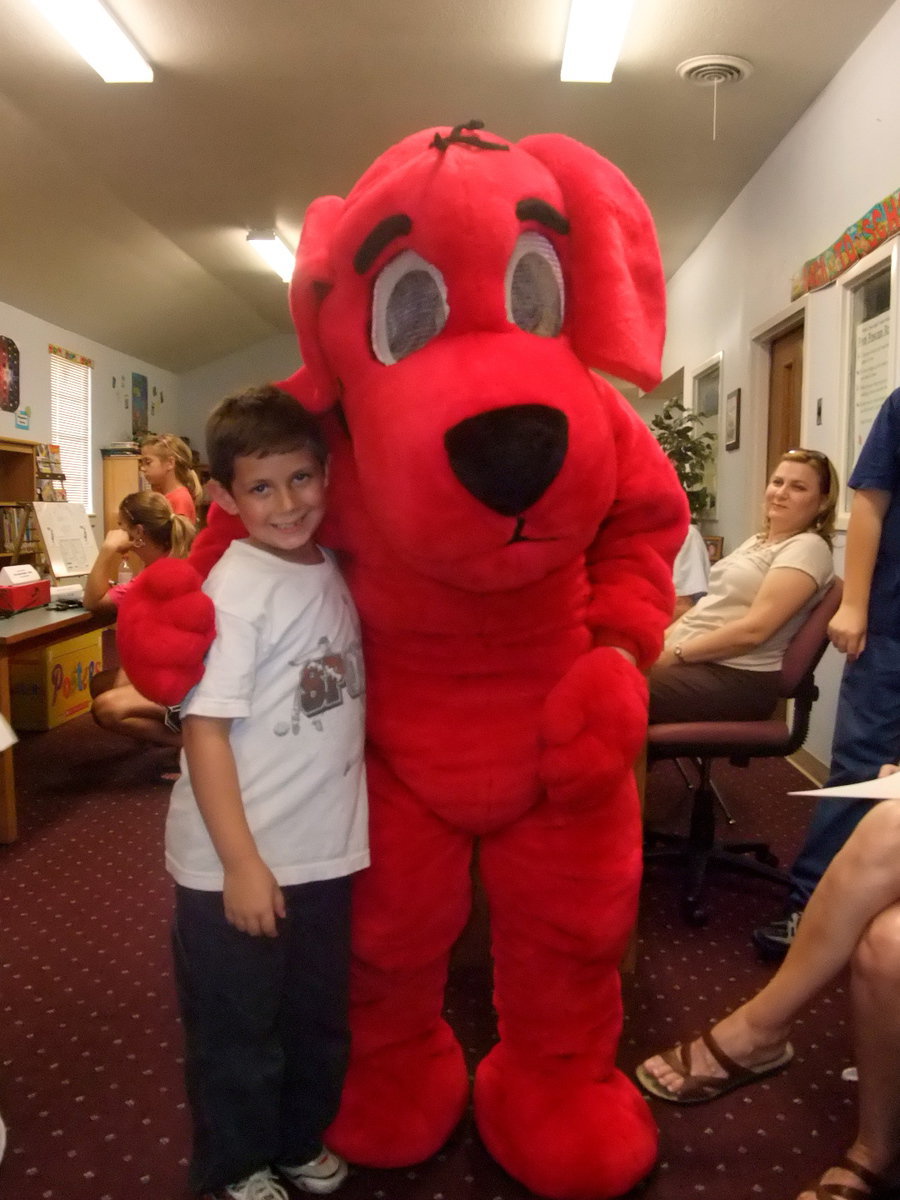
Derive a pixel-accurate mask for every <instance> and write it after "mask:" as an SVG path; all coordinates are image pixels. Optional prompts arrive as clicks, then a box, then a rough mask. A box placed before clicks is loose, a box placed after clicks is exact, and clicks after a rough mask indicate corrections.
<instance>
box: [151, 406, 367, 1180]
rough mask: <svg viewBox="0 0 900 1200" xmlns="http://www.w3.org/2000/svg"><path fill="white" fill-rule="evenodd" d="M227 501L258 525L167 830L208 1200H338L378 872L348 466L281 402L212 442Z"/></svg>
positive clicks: (308, 421)
mask: <svg viewBox="0 0 900 1200" xmlns="http://www.w3.org/2000/svg"><path fill="white" fill-rule="evenodd" d="M206 438H207V452H208V456H209V466H210V473H211V476H212V481H211V484H210V488H211V492H212V496H213V499H215V500H216V501H217V502H218V503H219V504H220V505H221V506H222V507H223V508H224V509H225V510H226V511H227V512H229V513H231V514H234V515H237V516H239V517H240V518H241V520H242V521H243V523H244V526H245V527H246V530H247V534H248V536H247V538H246V540H239V541H235V542H233V543H232V544H231V545H230V546H229V547H228V549H227V551H226V552H225V554H224V555H223V556H222V558H221V559H220V560H219V562H218V563H217V564H216V565H215V567H214V568H213V569H212V571H211V572H210V574H209V577H208V578H207V580H206V583H205V584H204V590H205V591H206V592H207V594H208V595H209V596H210V597H211V598H212V600H213V602H214V604H215V609H216V636H215V640H214V641H213V644H212V646H211V647H210V650H209V653H208V655H207V659H206V668H205V673H204V676H203V679H202V680H201V681H200V683H199V684H198V686H197V687H196V688H195V689H194V690H193V691H192V692H190V693H189V694H188V696H187V698H186V699H185V702H184V704H183V705H182V709H181V714H182V722H183V730H184V754H185V759H186V770H183V771H182V775H181V778H180V779H179V780H178V782H177V783H176V784H175V787H174V789H173V792H172V801H171V805H170V808H169V816H168V822H167V825H166V865H167V868H168V870H169V871H170V873H171V874H172V875H173V877H174V879H175V882H176V898H175V924H174V931H173V946H174V955H175V975H176V983H177V986H178V991H179V1003H180V1006H181V1012H182V1021H183V1024H184V1029H185V1038H186V1055H185V1075H186V1083H187V1091H188V1099H189V1101H190V1106H191V1111H192V1114H193V1119H194V1147H193V1155H192V1160H191V1166H190V1173H189V1176H190V1184H191V1186H192V1187H193V1188H194V1189H195V1190H196V1191H197V1192H199V1193H201V1194H202V1195H203V1196H204V1198H205V1200H287V1192H286V1191H285V1190H284V1188H283V1186H282V1183H281V1182H280V1181H279V1176H280V1177H281V1178H282V1179H287V1180H289V1181H290V1182H291V1183H293V1184H294V1186H295V1187H298V1188H300V1189H302V1190H304V1191H309V1192H315V1193H319V1194H321V1193H326V1192H331V1191H333V1190H334V1189H335V1188H337V1187H338V1186H339V1185H340V1184H341V1183H342V1182H343V1180H344V1178H345V1177H346V1174H347V1167H346V1164H345V1163H344V1162H343V1161H342V1160H341V1159H339V1158H338V1157H337V1156H336V1155H334V1154H332V1153H331V1152H330V1151H328V1150H327V1149H326V1148H325V1147H324V1146H323V1144H322V1132H323V1130H324V1129H325V1128H326V1127H327V1126H328V1125H329V1124H330V1123H331V1121H332V1120H333V1118H334V1116H335V1114H336V1112H337V1107H338V1102H339V1099H340V1093H341V1087H342V1084H343V1077H344V1072H345V1069H346V1059H347V1052H348V1046H349V1034H348V1030H347V975H348V967H349V953H350V951H349V901H350V879H351V876H352V874H353V872H355V871H358V870H360V869H361V868H363V867H366V866H367V865H368V862H369V852H368V843H367V813H366V791H365V771H364V766H363V718H364V711H363V707H364V705H363V693H364V677H363V672H362V664H361V658H360V641H359V625H358V620H357V616H356V611H355V609H354V606H353V602H352V600H351V599H350V595H349V593H348V591H347V589H346V585H345V584H344V582H343V580H342V579H341V577H340V574H339V573H338V571H337V568H336V567H335V565H334V562H333V561H332V559H331V558H330V557H329V556H328V555H327V554H325V553H324V552H323V551H322V550H321V549H320V548H319V547H318V545H317V544H316V542H315V541H314V535H315V532H316V530H317V528H318V526H319V523H320V522H321V520H322V517H323V514H324V509H325V495H326V488H327V483H328V460H327V451H326V448H325V445H324V442H323V440H322V438H321V434H320V433H319V430H318V427H317V426H316V424H315V422H314V421H313V420H312V418H311V417H309V415H308V414H307V413H305V412H304V411H303V410H302V409H301V408H300V406H299V405H298V404H297V402H296V401H295V400H293V399H291V397H289V396H287V395H286V394H285V393H284V392H280V391H279V390H278V389H277V388H274V387H265V388H259V389H253V390H250V391H247V392H244V393H242V394H241V395H237V396H232V397H229V398H228V399H227V400H224V401H223V402H222V403H221V404H220V405H219V406H218V407H217V408H216V409H215V410H214V411H213V413H212V415H211V416H210V418H209V421H208V423H207V430H206Z"/></svg>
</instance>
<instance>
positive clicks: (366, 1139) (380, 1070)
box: [325, 1022, 469, 1167]
mask: <svg viewBox="0 0 900 1200" xmlns="http://www.w3.org/2000/svg"><path fill="white" fill-rule="evenodd" d="M468 1100H469V1077H468V1073H467V1071H466V1064H465V1062H464V1060H463V1056H462V1051H461V1050H460V1047H459V1044H458V1043H457V1041H456V1039H455V1037H454V1036H453V1034H452V1033H451V1031H450V1028H449V1026H447V1025H445V1024H443V1022H442V1023H441V1025H440V1026H439V1027H438V1028H437V1029H436V1030H435V1032H434V1034H433V1035H432V1036H431V1037H429V1038H427V1039H421V1038H420V1039H416V1040H415V1041H412V1042H404V1043H401V1044H400V1045H393V1046H387V1047H385V1048H383V1049H381V1050H377V1051H375V1052H374V1053H372V1054H368V1055H361V1056H359V1057H357V1058H351V1062H350V1070H349V1071H348V1073H347V1080H346V1083H345V1084H344V1092H343V1097H342V1100H341V1108H340V1112H339V1113H338V1115H337V1118H336V1119H335V1121H334V1123H333V1124H332V1125H331V1127H330V1128H329V1129H328V1130H327V1131H326V1133H325V1142H326V1143H327V1145H328V1146H329V1147H331V1149H333V1150H336V1151H337V1153H338V1154H341V1155H342V1156H343V1157H344V1158H346V1159H348V1160H349V1161H350V1162H352V1163H357V1164H359V1165H360V1166H366V1167H406V1166H410V1165H411V1164H412V1163H417V1162H422V1161H423V1160H424V1159H426V1158H430V1157H431V1155H432V1154H436V1153H437V1151H438V1150H440V1148H441V1146H443V1144H444V1142H446V1141H447V1139H448V1138H449V1136H450V1134H451V1133H452V1132H453V1130H454V1129H455V1127H456V1126H457V1124H458V1123H459V1121H460V1118H461V1117H462V1115H463V1113H464V1112H465V1109H466V1105H467V1103H468Z"/></svg>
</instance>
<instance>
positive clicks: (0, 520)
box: [0, 437, 66, 566]
mask: <svg viewBox="0 0 900 1200" xmlns="http://www.w3.org/2000/svg"><path fill="white" fill-rule="evenodd" d="M65 478H66V477H65V475H64V474H63V471H62V466H61V464H60V460H59V447H58V446H50V445H48V444H47V443H46V442H30V441H26V440H24V439H20V438H10V437H0V566H6V565H8V564H9V563H12V562H30V563H34V564H38V563H39V560H40V559H41V557H42V547H41V542H40V537H39V534H38V531H37V529H36V528H35V524H34V513H33V510H32V508H31V505H32V504H33V503H34V501H35V500H65V499H66V487H65Z"/></svg>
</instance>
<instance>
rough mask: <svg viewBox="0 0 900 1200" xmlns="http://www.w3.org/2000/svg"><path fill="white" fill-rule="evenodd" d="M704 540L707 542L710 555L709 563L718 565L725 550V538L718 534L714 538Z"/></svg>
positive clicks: (707, 551) (707, 550)
mask: <svg viewBox="0 0 900 1200" xmlns="http://www.w3.org/2000/svg"><path fill="white" fill-rule="evenodd" d="M703 540H704V542H706V553H707V554H708V555H709V561H710V562H711V563H717V562H718V561H719V559H720V558H721V557H722V553H723V551H724V549H725V539H724V537H722V535H721V534H717V535H715V536H714V537H705V538H704V539H703Z"/></svg>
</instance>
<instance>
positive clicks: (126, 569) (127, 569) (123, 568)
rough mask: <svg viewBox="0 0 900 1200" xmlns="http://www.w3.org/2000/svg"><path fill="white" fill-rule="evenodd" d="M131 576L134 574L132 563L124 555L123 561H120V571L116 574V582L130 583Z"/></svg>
mask: <svg viewBox="0 0 900 1200" xmlns="http://www.w3.org/2000/svg"><path fill="white" fill-rule="evenodd" d="M131 576H132V571H131V563H130V562H129V561H128V559H127V558H126V557H125V556H124V555H123V556H122V561H121V562H120V563H119V573H118V575H117V576H116V583H117V584H122V583H130V582H131Z"/></svg>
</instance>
